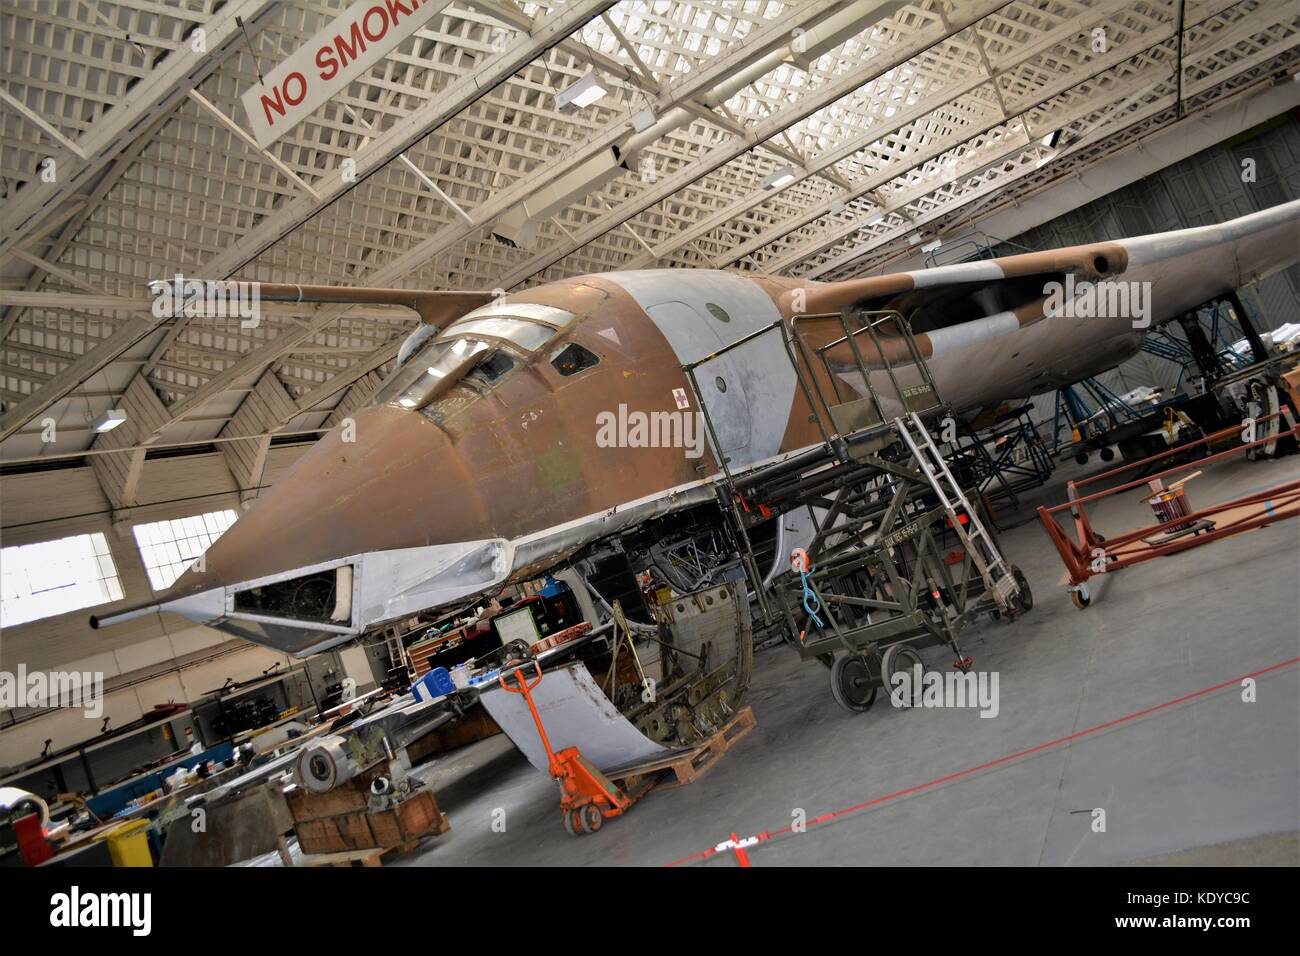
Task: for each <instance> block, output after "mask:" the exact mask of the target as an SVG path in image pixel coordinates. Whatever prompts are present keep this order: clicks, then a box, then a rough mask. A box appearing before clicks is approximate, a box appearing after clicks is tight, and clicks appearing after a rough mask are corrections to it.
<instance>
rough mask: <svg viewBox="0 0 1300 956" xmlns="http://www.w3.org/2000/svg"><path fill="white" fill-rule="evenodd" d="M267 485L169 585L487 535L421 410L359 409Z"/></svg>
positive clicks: (187, 586) (202, 583) (454, 459)
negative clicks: (200, 563) (197, 562)
mask: <svg viewBox="0 0 1300 956" xmlns="http://www.w3.org/2000/svg"><path fill="white" fill-rule="evenodd" d="M352 419H353V421H354V423H355V426H354V428H350V429H345V428H336V429H334V430H333V431H331V432H330V433H328V434H327V435H326V436H325V437H323V438H322V439H321V440H320V441H319V442H317V444H316V445H315V446H314V447H313V448H312V449H311V450H310V451H308V452H307V453H306V454H305V455H304V456H303V457H302V458H301V459H299V461H298V462H297V463H296V464H295V465H294V466H293V467H292V468H291V469H290V470H289V471H288V473H287V474H285V475H284V476H283V477H282V478H280V479H279V480H278V481H276V482H275V484H274V487H272V488H271V489H270V491H268V492H266V493H264V494H263V495H262V496H261V497H260V498H259V499H258V501H257V502H256V504H255V505H254V506H253V507H252V509H250V510H249V511H248V513H246V514H245V515H243V516H242V517H241V518H240V519H239V520H238V521H236V522H235V524H234V525H233V526H232V527H231V528H230V530H228V531H227V532H226V533H225V534H224V535H222V537H221V538H220V539H218V540H217V542H216V543H215V544H213V546H212V547H211V548H210V549H209V550H208V552H207V554H206V555H205V570H204V571H202V572H199V571H197V570H196V571H191V572H188V573H187V574H185V575H184V576H183V577H182V578H181V579H180V580H179V581H178V582H177V584H176V587H175V588H174V589H173V590H174V592H175V593H177V594H179V593H191V592H193V591H196V590H199V589H201V588H210V587H214V586H217V585H222V584H224V585H229V584H236V583H239V582H242V581H248V580H252V579H255V578H260V577H264V576H267V575H272V574H277V573H280V572H284V571H287V570H290V569H293V568H302V567H307V566H310V565H314V564H320V563H323V562H327V561H331V560H334V559H337V558H342V557H346V556H348V555H352V554H361V553H365V552H370V551H380V550H387V549H393V548H412V547H420V546H423V545H429V544H443V543H451V542H458V541H468V540H474V539H477V538H481V537H483V528H484V526H485V524H486V513H485V511H484V508H483V503H482V498H481V496H480V495H479V494H478V491H477V489H476V487H475V482H474V478H473V476H472V475H471V474H470V473H469V471H468V469H467V468H466V466H465V463H464V461H463V460H462V458H461V457H460V456H459V455H458V454H457V452H456V449H455V448H454V446H453V445H452V443H451V441H450V440H449V439H448V438H447V436H446V434H445V433H444V432H443V431H442V430H441V429H439V428H438V427H437V426H436V425H434V424H433V423H432V422H431V421H429V420H428V419H426V418H424V417H423V416H422V415H420V414H419V413H418V412H412V411H407V410H404V409H397V408H393V407H391V406H377V407H371V408H365V409H361V410H359V411H357V412H356V413H355V414H354V415H353V416H352Z"/></svg>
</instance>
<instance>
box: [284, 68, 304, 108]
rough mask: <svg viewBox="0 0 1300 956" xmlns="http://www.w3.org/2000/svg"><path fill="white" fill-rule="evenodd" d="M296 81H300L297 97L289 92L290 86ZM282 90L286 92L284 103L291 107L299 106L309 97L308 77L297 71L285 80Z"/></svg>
mask: <svg viewBox="0 0 1300 956" xmlns="http://www.w3.org/2000/svg"><path fill="white" fill-rule="evenodd" d="M294 80H297V81H298V95H297V96H294V95H293V94H292V93H290V92H289V84H290V83H292V82H293V81H294ZM281 89H283V90H284V101H285V102H286V103H288V104H289V105H290V106H297V105H298V104H299V103H301V102H302V101H303V97H305V96H306V95H307V77H305V76H303V75H302V74H301V73H299V72H298V71H297V70H294V71H293V72H292V73H290V74H289V75H288V76H286V77H285V78H284V83H282V84H281Z"/></svg>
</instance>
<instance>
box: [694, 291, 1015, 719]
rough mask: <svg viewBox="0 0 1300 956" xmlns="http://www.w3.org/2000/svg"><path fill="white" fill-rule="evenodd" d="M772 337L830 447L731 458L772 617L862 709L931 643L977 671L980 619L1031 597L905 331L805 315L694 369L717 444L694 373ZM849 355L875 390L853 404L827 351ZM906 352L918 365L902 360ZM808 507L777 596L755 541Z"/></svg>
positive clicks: (873, 317)
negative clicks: (973, 653) (974, 494)
mask: <svg viewBox="0 0 1300 956" xmlns="http://www.w3.org/2000/svg"><path fill="white" fill-rule="evenodd" d="M827 320H829V321H837V320H838V323H839V330H842V331H843V336H841V337H839V338H836V339H834V340H833V341H830V342H828V343H826V344H824V345H822V346H820V347H818V348H813V347H811V346H810V345H809V343H808V342H807V340H806V337H805V335H804V333H803V331H802V327H803V326H804V325H806V324H807V323H809V322H816V321H821V322H825V321H827ZM768 334H776V335H779V336H780V338H781V341H782V345H783V347H784V349H785V352H786V355H787V357H788V358H789V360H790V362H791V364H792V365H793V366H794V370H795V374H796V377H797V380H798V383H799V386H800V389H801V390H802V393H803V396H804V399H805V400H806V402H807V404H808V407H809V410H810V415H811V417H812V419H813V420H814V421H815V422H816V423H817V426H818V429H819V431H820V433H821V436H822V439H823V440H822V442H821V443H820V444H818V445H814V446H813V447H812V448H810V449H808V450H806V451H804V452H800V453H798V454H796V455H794V456H792V457H790V458H788V459H786V460H785V461H781V462H777V463H775V464H772V465H768V466H763V467H759V468H756V469H752V470H749V471H746V472H743V473H739V474H737V473H733V472H732V470H731V469H730V467H729V466H728V464H727V462H726V460H725V458H724V460H723V462H722V475H721V477H720V480H719V483H718V494H719V501H720V504H721V505H722V506H723V510H724V512H725V513H726V514H727V515H728V518H729V524H730V527H731V530H732V533H733V538H734V540H735V544H736V547H737V550H738V551H739V552H740V554H741V557H742V560H743V563H744V565H745V567H746V569H747V570H748V575H749V580H750V584H751V587H752V588H753V590H754V592H755V598H756V600H757V602H758V604H759V608H760V611H761V613H762V615H763V617H764V620H766V621H769V622H771V621H773V620H774V619H775V622H776V623H777V624H778V625H779V624H780V623H781V622H782V620H783V622H784V626H785V629H786V636H787V640H788V641H789V642H790V643H791V644H792V645H793V646H794V647H795V649H796V650H797V651H798V652H799V654H800V656H801V657H804V658H810V657H811V658H816V659H818V660H820V661H821V662H822V663H824V664H826V665H827V666H828V667H829V668H830V670H831V692H832V694H833V695H834V697H835V699H836V701H837V702H839V703H840V704H841V705H842V706H844V707H845V708H846V709H848V710H851V711H863V710H866V709H867V708H869V707H870V706H871V705H872V704H873V703H874V701H875V698H876V694H877V691H878V689H879V688H880V687H881V686H884V687H886V688H888V687H890V686H892V685H891V682H890V678H891V677H892V676H893V675H895V674H897V673H899V672H900V671H904V670H906V671H913V670H914V669H915V668H918V667H920V666H921V659H920V656H919V655H918V654H917V650H916V649H917V648H918V647H923V646H928V645H932V644H936V643H941V644H945V645H947V646H948V647H949V648H951V649H952V650H953V652H954V653H955V655H956V659H955V661H954V666H955V667H957V668H959V669H962V670H968V669H969V668H970V667H971V666H972V663H973V662H972V661H971V659H970V658H969V657H966V656H964V655H963V653H962V650H961V644H960V640H959V635H960V633H961V631H962V630H963V629H964V628H965V627H966V626H967V625H969V624H970V623H971V622H972V621H973V620H974V619H975V618H976V617H977V616H978V615H981V614H989V615H990V616H992V617H997V618H1003V619H1012V618H1015V617H1016V616H1018V615H1019V614H1021V613H1023V612H1025V611H1028V610H1029V609H1030V608H1031V607H1032V606H1033V598H1032V596H1031V594H1030V591H1029V586H1028V584H1027V582H1026V581H1025V579H1024V576H1023V575H1022V574H1021V573H1020V571H1019V570H1018V569H1017V568H1015V567H1014V565H1011V564H1009V563H1008V562H1007V561H1006V559H1005V558H1004V557H1003V556H1002V554H1001V551H1000V548H999V545H998V542H997V539H996V537H995V535H994V533H993V530H992V526H991V525H990V524H987V523H986V522H987V515H985V514H984V513H983V511H982V508H981V507H980V506H978V505H975V504H972V502H971V500H970V498H969V497H968V495H967V493H966V491H965V490H964V489H963V488H962V487H961V486H960V484H959V483H958V482H957V480H956V479H955V478H954V477H953V474H952V472H951V470H950V469H949V467H948V464H947V462H946V461H945V460H944V458H943V456H942V454H941V453H940V452H939V449H938V447H937V446H936V445H935V442H934V439H933V438H932V437H931V435H930V431H929V429H928V427H927V424H926V423H927V421H933V420H934V419H936V418H938V417H940V416H941V415H944V414H947V413H948V409H947V408H946V407H945V406H944V405H943V404H942V403H941V402H940V399H939V396H938V392H937V390H936V388H935V385H934V380H933V378H932V377H931V375H930V371H929V368H928V367H927V365H926V363H925V360H924V358H923V357H922V355H921V353H920V351H919V349H918V348H917V346H916V342H915V339H914V338H913V336H912V333H911V329H910V328H909V327H908V324H907V322H906V320H905V319H904V318H903V317H902V316H901V315H900V314H899V313H897V312H893V311H886V312H869V311H863V310H848V309H846V310H845V311H844V312H842V313H840V314H838V315H835V314H831V315H810V316H797V317H795V318H794V319H793V320H792V321H791V323H790V329H789V331H788V332H787V330H786V327H785V324H784V323H783V322H779V321H778V322H775V323H773V324H772V325H771V326H768V327H766V328H764V329H761V330H759V331H757V332H754V333H751V334H750V335H748V336H745V337H743V338H741V339H739V340H737V341H736V342H733V343H732V344H731V345H728V346H726V347H725V348H723V349H721V350H719V351H718V352H715V353H713V354H712V355H710V356H707V357H705V358H703V359H701V360H699V361H698V362H694V363H690V364H687V365H684V366H683V370H684V371H685V372H686V373H687V376H688V378H689V379H690V382H691V385H692V388H693V389H694V391H695V397H696V401H697V402H698V406H697V407H699V408H700V409H702V411H703V413H704V418H705V424H706V426H707V427H708V429H709V435H710V437H711V438H712V439H713V445H714V447H715V448H718V447H720V445H719V443H718V441H717V433H716V431H715V429H714V424H713V421H712V418H711V416H710V414H709V410H708V407H707V405H706V403H705V402H704V400H703V397H702V395H701V394H700V390H699V387H698V385H697V382H696V370H697V369H698V368H699V367H700V366H702V365H705V364H707V363H708V362H711V361H714V360H715V359H717V358H718V357H719V356H721V355H723V354H725V353H726V352H728V351H730V350H732V349H734V348H738V347H740V346H742V345H745V344H747V343H749V342H752V341H754V340H755V339H757V338H759V337H761V336H764V335H768ZM864 343H869V345H867V344H864ZM845 346H847V351H848V352H849V353H851V355H852V357H853V363H854V365H855V366H856V371H857V372H858V373H859V374H860V375H861V377H862V378H861V380H862V382H863V383H864V385H865V391H866V394H865V395H862V394H860V393H850V394H847V395H846V394H844V386H842V384H841V376H838V375H836V374H835V373H834V372H833V371H832V368H831V364H830V359H829V358H828V355H827V353H828V352H830V350H832V349H838V350H839V351H838V354H839V356H840V357H841V359H842V358H843V355H844V353H845V348H844V347H845ZM891 347H892V348H891ZM868 349H869V353H870V355H871V361H868V360H867V358H866V357H865V356H864V351H866V350H868ZM900 349H901V350H902V354H903V355H904V356H905V358H904V359H903V360H901V361H900V360H899V359H898V358H894V359H891V358H890V352H891V351H892V352H893V353H894V355H895V356H897V355H898V354H899V352H900ZM800 508H806V509H808V512H809V514H810V516H811V519H812V524H813V527H814V532H813V535H812V540H811V543H810V544H809V545H808V547H807V548H806V549H798V550H796V552H795V554H794V555H792V566H791V569H790V570H789V571H787V572H783V573H782V574H780V575H778V576H777V577H776V578H775V579H774V580H773V581H772V582H771V584H770V587H769V588H768V589H765V588H764V586H763V584H762V581H763V579H762V577H761V576H760V574H759V571H758V563H757V560H756V557H755V554H754V549H753V546H752V542H751V535H750V531H751V530H752V529H753V528H754V527H755V526H756V525H757V524H759V523H761V522H762V521H765V520H769V519H770V518H772V517H777V518H779V517H780V516H781V515H783V514H787V513H789V512H791V511H793V510H795V509H800ZM949 536H951V537H949ZM950 547H951V550H945V549H947V548H950ZM773 603H775V604H776V605H777V608H775V609H774V608H773V607H772V605H773ZM778 614H779V617H778ZM916 691H917V693H918V694H919V691H920V687H919V682H918V683H917V686H916Z"/></svg>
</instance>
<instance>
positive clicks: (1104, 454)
mask: <svg viewBox="0 0 1300 956" xmlns="http://www.w3.org/2000/svg"><path fill="white" fill-rule="evenodd" d="M1100 455H1101V460H1102V461H1114V460H1115V449H1113V448H1111V447H1110V446H1109V445H1108V446H1106V447H1105V448H1103V449H1102V450H1101V452H1100Z"/></svg>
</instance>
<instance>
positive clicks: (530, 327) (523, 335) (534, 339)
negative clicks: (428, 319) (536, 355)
mask: <svg viewBox="0 0 1300 956" xmlns="http://www.w3.org/2000/svg"><path fill="white" fill-rule="evenodd" d="M446 334H447V335H490V336H491V337H493V338H497V339H505V340H506V341H507V342H511V343H513V344H515V345H518V346H519V347H520V348H521V349H526V350H527V351H529V352H535V351H537V350H538V349H539V348H541V347H542V346H543V345H545V344H546V342H547V340H548V339H550V338H551V336H553V335H554V334H555V329H553V328H550V327H549V326H546V325H538V324H537V323H535V322H525V321H523V320H522V319H512V318H507V317H504V316H501V317H497V316H491V317H488V318H472V319H462V320H461V321H459V322H456V323H455V324H453V325H452V326H451V327H450V328H448V329H447V333H446Z"/></svg>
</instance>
